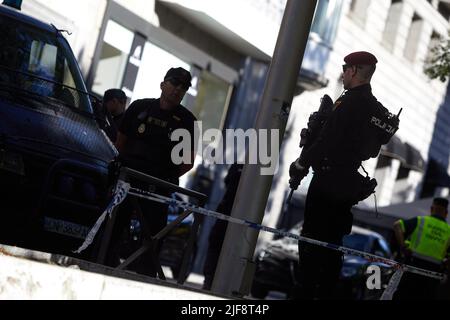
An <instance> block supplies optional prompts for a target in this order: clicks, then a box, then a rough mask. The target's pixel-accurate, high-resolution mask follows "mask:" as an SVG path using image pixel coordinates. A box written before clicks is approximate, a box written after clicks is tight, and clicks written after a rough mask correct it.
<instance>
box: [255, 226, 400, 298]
mask: <svg viewBox="0 0 450 320" xmlns="http://www.w3.org/2000/svg"><path fill="white" fill-rule="evenodd" d="M300 230H301V223H298V224H296V225H295V226H294V227H293V228H292V229H291V230H289V232H290V233H293V234H297V235H299V234H300ZM344 246H345V247H348V248H352V249H356V250H359V251H364V252H368V253H371V254H375V255H378V256H382V257H385V258H391V256H392V253H391V250H390V248H389V245H388V243H387V242H386V240H385V239H384V238H383V236H381V235H380V234H378V233H376V232H373V231H371V230H368V229H364V228H360V227H357V226H353V227H352V232H351V234H350V235H347V236H345V237H344ZM370 265H378V266H379V267H380V269H381V273H382V289H383V288H385V287H386V285H387V284H388V282H389V279H390V276H391V274H392V272H393V270H392V269H391V268H390V267H389V266H388V265H386V264H383V263H377V262H370V261H368V260H367V259H364V258H361V257H359V256H353V255H344V261H343V266H342V270H341V274H340V279H339V284H338V288H337V290H338V291H339V294H340V295H339V296H340V297H342V299H357V300H362V299H377V298H379V297H380V296H381V294H382V291H383V290H368V289H367V286H366V281H367V277H368V276H369V275H367V274H366V270H367V268H368V267H369V266H370ZM297 271H298V241H297V240H295V239H292V238H281V239H277V240H272V241H270V242H269V243H268V244H267V245H266V246H264V247H263V248H262V249H261V250H259V252H258V253H257V258H256V272H255V276H254V279H253V285H252V289H251V293H252V295H253V296H254V297H255V298H259V299H264V298H265V297H266V296H267V294H268V293H269V291H279V292H283V293H285V294H286V295H287V297H289V295H291V293H292V290H293V288H294V285H295V284H296V283H297Z"/></svg>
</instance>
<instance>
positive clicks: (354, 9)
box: [349, 0, 370, 27]
mask: <svg viewBox="0 0 450 320" xmlns="http://www.w3.org/2000/svg"><path fill="white" fill-rule="evenodd" d="M369 6H370V0H352V2H351V3H350V10H349V15H350V17H351V18H352V20H353V21H354V22H356V23H358V24H359V25H361V26H362V27H364V26H365V24H366V17H367V10H368V8H369Z"/></svg>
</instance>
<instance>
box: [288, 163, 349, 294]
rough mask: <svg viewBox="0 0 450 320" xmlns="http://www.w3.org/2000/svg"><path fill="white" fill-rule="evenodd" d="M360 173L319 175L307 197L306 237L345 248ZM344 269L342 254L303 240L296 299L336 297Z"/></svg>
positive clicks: (316, 175) (295, 292)
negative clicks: (356, 182)
mask: <svg viewBox="0 0 450 320" xmlns="http://www.w3.org/2000/svg"><path fill="white" fill-rule="evenodd" d="M356 174H357V172H356V171H355V170H351V171H347V170H342V171H339V170H335V171H334V172H317V171H316V172H315V174H314V177H313V179H312V181H311V184H310V186H309V189H308V194H307V197H306V203H305V217H304V223H303V227H302V232H301V235H302V236H304V237H308V238H312V239H316V240H319V241H324V242H328V243H333V244H335V245H342V239H343V237H344V235H346V234H349V233H350V232H351V227H352V222H353V216H352V213H351V211H350V209H351V207H352V205H353V203H352V201H351V200H350V199H349V197H350V194H351V190H352V188H354V181H355V179H353V178H354V177H356ZM341 268H342V254H341V253H340V252H338V251H334V250H331V249H327V248H324V247H318V246H315V245H311V244H308V243H305V242H301V241H299V272H298V274H297V280H298V285H297V286H296V287H295V289H294V292H293V295H292V296H293V298H294V299H320V300H322V299H333V298H335V287H336V284H337V282H338V280H339V275H340V271H341Z"/></svg>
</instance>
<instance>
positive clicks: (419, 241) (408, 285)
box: [394, 198, 450, 300]
mask: <svg viewBox="0 0 450 320" xmlns="http://www.w3.org/2000/svg"><path fill="white" fill-rule="evenodd" d="M430 212H431V215H430V216H418V217H415V218H413V219H409V220H398V221H396V222H395V223H394V232H395V238H396V240H397V243H398V245H399V248H400V253H401V255H402V258H403V262H404V263H406V264H409V265H413V266H416V267H418V268H423V269H427V270H431V271H437V272H445V269H446V265H448V263H449V262H448V261H449V256H450V252H449V250H450V248H449V247H450V225H449V224H448V223H447V222H446V219H447V215H448V200H447V199H444V198H434V199H433V203H432V205H431V209H430ZM439 285H440V281H439V280H436V279H433V278H428V277H424V276H421V275H417V274H413V273H410V272H406V273H405V274H403V278H402V280H401V282H400V285H399V287H398V290H397V292H396V294H395V296H394V299H398V300H402V299H435V298H436V297H437V296H436V295H437V291H438V288H439Z"/></svg>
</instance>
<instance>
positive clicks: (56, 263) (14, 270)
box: [0, 245, 227, 300]
mask: <svg viewBox="0 0 450 320" xmlns="http://www.w3.org/2000/svg"><path fill="white" fill-rule="evenodd" d="M0 265H1V266H2V267H1V269H0V300H13V299H20V300H116V299H117V300H224V299H227V297H224V296H218V295H214V294H211V293H209V292H206V291H203V290H201V289H200V288H201V284H202V283H203V279H202V276H200V275H196V274H192V275H190V277H189V278H188V281H187V282H186V284H185V285H184V286H181V285H178V284H176V282H175V280H174V279H170V280H169V281H162V280H159V279H154V278H150V277H146V276H142V275H138V274H134V273H130V272H127V271H119V270H115V269H112V268H109V267H105V266H102V265H98V264H94V263H90V262H86V261H83V260H78V259H74V258H70V257H66V256H60V255H52V254H48V253H43V252H37V251H32V250H26V249H22V248H17V247H9V246H4V245H0ZM164 272H165V273H166V270H164ZM168 275H169V274H168Z"/></svg>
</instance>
